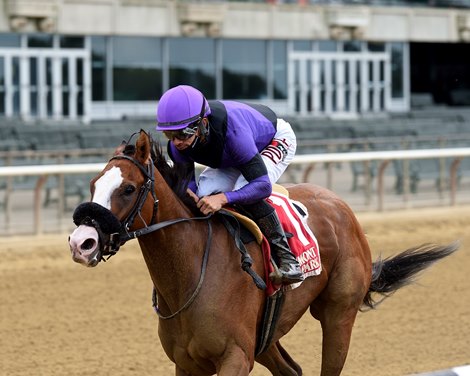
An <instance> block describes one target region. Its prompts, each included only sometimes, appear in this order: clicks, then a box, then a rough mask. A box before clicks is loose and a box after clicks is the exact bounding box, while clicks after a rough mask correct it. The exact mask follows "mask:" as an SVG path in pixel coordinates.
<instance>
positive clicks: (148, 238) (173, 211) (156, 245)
mask: <svg viewBox="0 0 470 376" xmlns="http://www.w3.org/2000/svg"><path fill="white" fill-rule="evenodd" d="M187 185H188V176H187V171H185V170H184V169H182V168H180V167H179V166H178V165H171V164H170V163H168V161H167V160H166V158H165V156H164V155H163V153H162V150H161V146H160V145H159V144H157V143H156V142H154V141H153V140H152V138H151V136H150V135H149V134H148V133H147V132H145V131H143V130H141V131H140V132H138V136H137V139H136V141H135V144H134V142H131V138H130V139H129V140H128V141H127V142H126V141H123V143H122V144H121V145H120V146H118V147H117V148H116V150H115V152H114V155H113V156H112V157H111V159H110V160H109V161H108V163H107V165H106V166H105V167H104V169H103V171H102V172H101V173H100V174H98V175H97V176H96V177H95V178H94V179H93V180H92V181H91V182H90V189H91V201H90V202H85V203H82V204H80V205H79V206H78V207H77V209H76V210H75V212H74V214H73V219H74V222H75V224H76V225H77V228H76V229H75V231H74V232H73V233H72V234H71V235H70V236H69V246H70V250H71V254H72V258H73V260H74V261H76V262H78V263H81V264H83V265H85V266H89V267H94V266H96V265H97V264H98V263H99V262H100V261H101V260H106V259H105V257H106V258H107V257H110V256H112V255H115V254H116V253H117V252H118V250H119V249H120V247H121V246H122V245H123V244H124V243H125V242H126V241H128V240H129V239H133V238H137V239H138V242H139V245H140V248H141V251H142V254H143V257H144V260H145V263H146V265H147V267H148V270H149V273H150V277H151V279H152V282H153V285H154V288H155V289H154V296H155V297H156V298H157V299H156V300H157V301H158V304H157V305H156V310H157V313H158V317H159V325H158V335H159V338H160V341H161V344H162V346H163V349H164V351H165V353H166V355H167V356H168V358H169V359H170V360H171V361H172V362H173V363H174V364H175V375H177V376H183V375H186V376H187V375H195V376H196V375H197V376H205V375H213V374H217V375H223V376H232V375H238V376H240V375H248V374H249V373H250V371H251V370H252V368H253V366H254V362H255V361H256V362H258V363H260V364H261V365H263V366H265V367H266V368H267V369H268V370H269V371H270V372H271V373H272V374H273V375H276V376H281V375H292V376H299V375H302V368H301V366H300V365H299V364H298V363H297V362H296V361H295V360H294V359H293V358H292V357H291V356H290V355H289V353H288V352H287V351H286V350H285V349H284V347H283V346H282V345H281V343H280V339H281V338H282V337H283V336H284V335H285V334H286V333H288V332H289V331H290V330H291V329H292V328H293V326H294V325H295V324H296V323H297V321H298V320H299V319H300V318H301V317H302V316H303V314H304V313H305V312H306V311H307V310H310V314H311V315H312V316H313V317H314V318H315V319H316V320H318V321H320V324H321V328H322V337H323V343H322V359H321V375H322V376H334V375H340V373H341V371H342V369H343V366H344V363H345V360H346V356H347V353H348V349H349V344H350V338H351V332H352V328H353V324H354V321H355V318H356V315H357V313H358V312H359V311H363V310H369V309H373V308H375V307H376V306H377V305H378V304H379V303H380V302H381V301H382V300H383V299H385V298H386V297H388V296H390V295H391V294H393V293H394V292H395V291H397V290H398V289H400V288H401V287H403V286H405V285H408V284H410V283H412V282H413V281H414V279H415V277H416V274H417V273H419V272H420V271H422V270H424V269H426V268H427V267H429V266H430V265H431V264H433V263H434V262H435V261H438V260H440V259H442V258H444V257H447V256H449V255H451V254H452V253H453V252H455V251H456V250H457V249H458V247H459V245H458V243H451V244H449V245H437V244H425V245H421V246H417V247H414V248H410V249H408V250H406V251H403V252H401V253H398V254H397V255H395V256H393V257H390V258H386V259H381V258H379V259H378V260H376V261H374V262H372V257H371V251H370V248H369V245H368V242H367V240H366V236H365V234H364V232H363V230H362V228H361V226H360V224H359V222H358V220H357V219H356V217H355V215H354V213H353V211H352V210H351V208H350V207H349V206H348V205H347V204H346V203H345V201H343V200H342V199H341V198H340V197H338V196H337V195H336V194H334V193H333V192H331V191H329V190H327V189H325V188H322V187H320V186H316V185H312V184H307V183H303V184H297V185H291V186H289V187H288V192H289V195H290V198H291V199H293V200H296V201H298V202H301V203H302V204H303V205H304V206H305V208H306V209H307V211H308V214H309V216H308V226H309V227H310V228H311V229H312V230H313V232H314V233H315V234H316V237H317V239H318V242H319V248H320V254H321V264H322V272H321V273H320V274H319V275H318V276H315V277H308V278H306V279H305V280H304V281H303V282H302V283H301V284H300V286H298V287H297V288H294V289H285V292H284V299H285V300H284V304H283V305H282V308H281V311H280V314H279V319H278V321H277V325H276V326H275V329H274V331H273V334H272V337H271V340H270V342H269V343H268V345H267V346H266V348H265V349H264V351H262V352H261V353H256V345H257V341H258V334H259V333H258V332H259V331H260V327H261V322H262V319H263V315H264V309H265V306H266V294H265V292H264V291H263V290H262V289H261V288H260V286H257V285H256V284H255V283H254V282H253V277H252V276H250V275H249V274H247V273H244V272H243V270H242V269H241V268H240V252H239V250H238V249H237V245H236V241H235V239H234V237H233V236H232V235H231V234H230V233H229V232H228V230H227V228H226V226H225V225H224V223H223V221H222V219H221V215H219V214H217V213H216V214H214V215H209V216H204V215H202V214H201V213H200V212H198V209H197V207H196V205H195V202H194V199H193V198H191V197H190V196H189V195H188V193H187V190H186V189H187ZM246 249H247V251H248V253H249V255H250V256H251V261H252V271H253V272H254V273H255V274H256V275H258V276H260V277H261V278H263V279H264V278H266V272H265V268H264V266H263V263H264V261H263V256H262V255H261V251H260V246H259V245H258V243H257V242H254V241H252V242H249V243H247V244H246Z"/></svg>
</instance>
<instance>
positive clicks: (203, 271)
mask: <svg viewBox="0 0 470 376" xmlns="http://www.w3.org/2000/svg"><path fill="white" fill-rule="evenodd" d="M211 215H212V214H209V215H208V216H207V217H195V218H189V219H187V220H191V219H193V220H200V219H209V218H210V217H211ZM181 219H185V218H181ZM166 222H171V221H166ZM178 222H182V221H181V220H180V221H173V222H172V223H168V224H167V225H168V226H169V225H172V224H174V223H178ZM162 223H163V222H162ZM207 227H208V234H207V237H208V239H207V242H206V248H205V250H204V256H203V258H202V265H201V274H200V276H199V281H198V283H197V286H196V288H195V290H194V291H193V293H192V295H191V297H190V298H189V299H188V301H187V302H186V303H185V304H184V305H183V306H182V307H181V308H180V309H178V310H177V311H176V312H174V313H172V314H170V315H168V316H164V315H163V314H162V313H161V311H160V309H159V308H158V295H157V289H156V288H155V286H154V288H153V294H152V304H153V308H154V309H155V313H156V314H157V315H158V317H159V318H161V319H162V320H168V319H172V318H173V317H175V316H177V315H179V314H180V313H181V312H183V311H184V310H185V309H186V308H188V307H189V306H190V305H191V303H192V302H193V301H194V299H196V297H197V295H198V294H199V291H200V290H201V287H202V282H203V281H204V277H205V275H206V269H207V260H208V259H209V250H210V246H211V243H212V224H211V221H209V220H208V221H207Z"/></svg>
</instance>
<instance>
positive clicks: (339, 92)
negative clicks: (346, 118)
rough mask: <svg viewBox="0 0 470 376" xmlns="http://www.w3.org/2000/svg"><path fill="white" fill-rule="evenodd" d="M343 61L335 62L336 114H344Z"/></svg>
mask: <svg viewBox="0 0 470 376" xmlns="http://www.w3.org/2000/svg"><path fill="white" fill-rule="evenodd" d="M344 81H345V77H344V60H343V59H337V60H336V93H335V94H336V112H344V109H345V90H344Z"/></svg>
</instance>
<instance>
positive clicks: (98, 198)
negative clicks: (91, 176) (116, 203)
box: [93, 167, 124, 210]
mask: <svg viewBox="0 0 470 376" xmlns="http://www.w3.org/2000/svg"><path fill="white" fill-rule="evenodd" d="M123 180H124V178H123V177H122V174H121V170H120V169H119V168H118V167H111V168H110V169H109V170H108V171H106V172H105V173H104V174H103V176H102V177H100V178H99V179H98V180H97V181H96V182H95V193H94V195H93V202H96V203H97V204H100V205H101V206H104V207H105V208H106V209H108V210H111V195H112V194H113V192H114V190H115V189H116V188H119V186H120V185H121V183H122V181H123Z"/></svg>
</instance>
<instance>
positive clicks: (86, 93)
mask: <svg viewBox="0 0 470 376" xmlns="http://www.w3.org/2000/svg"><path fill="white" fill-rule="evenodd" d="M90 60H91V59H90V54H87V56H86V57H84V58H83V88H82V90H83V122H84V123H89V122H90V115H91V61H90Z"/></svg>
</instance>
